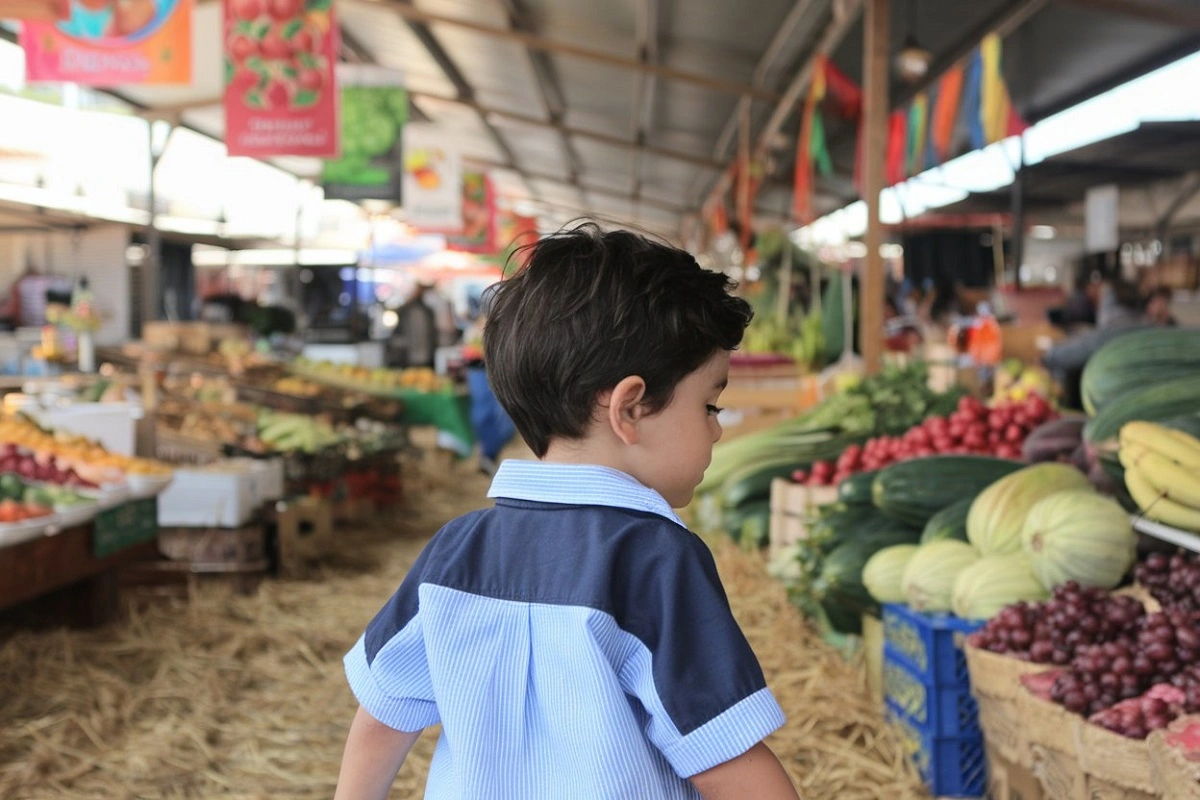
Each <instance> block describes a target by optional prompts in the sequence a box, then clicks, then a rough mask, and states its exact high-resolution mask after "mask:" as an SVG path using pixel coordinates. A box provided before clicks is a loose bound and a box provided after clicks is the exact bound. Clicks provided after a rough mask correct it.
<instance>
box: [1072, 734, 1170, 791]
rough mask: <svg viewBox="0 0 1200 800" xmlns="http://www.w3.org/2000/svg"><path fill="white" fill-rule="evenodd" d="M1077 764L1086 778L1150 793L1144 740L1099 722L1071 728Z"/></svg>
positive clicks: (1147, 750) (1151, 785)
mask: <svg viewBox="0 0 1200 800" xmlns="http://www.w3.org/2000/svg"><path fill="white" fill-rule="evenodd" d="M1075 736H1076V742H1077V745H1078V746H1077V752H1078V754H1079V765H1080V766H1081V767H1082V768H1083V771H1084V772H1085V773H1087V775H1088V777H1089V779H1090V778H1097V779H1099V780H1100V781H1103V782H1107V783H1112V784H1116V785H1117V786H1119V787H1121V788H1123V789H1135V790H1137V791H1139V792H1145V793H1147V794H1153V793H1154V775H1153V772H1152V771H1151V769H1150V747H1149V746H1148V745H1147V744H1146V741H1145V740H1144V739H1130V738H1128V737H1126V736H1121V735H1120V734H1116V733H1113V732H1112V731H1110V730H1108V729H1106V728H1101V727H1100V726H1099V725H1088V724H1082V725H1077V726H1076V727H1075Z"/></svg>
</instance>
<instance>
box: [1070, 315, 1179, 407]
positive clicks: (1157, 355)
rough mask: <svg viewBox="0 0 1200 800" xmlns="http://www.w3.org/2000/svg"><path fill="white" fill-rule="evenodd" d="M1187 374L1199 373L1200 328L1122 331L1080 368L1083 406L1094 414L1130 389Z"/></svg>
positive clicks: (1134, 389)
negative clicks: (1081, 370)
mask: <svg viewBox="0 0 1200 800" xmlns="http://www.w3.org/2000/svg"><path fill="white" fill-rule="evenodd" d="M1188 374H1191V375H1196V374H1200V330H1198V329H1196V328H1147V329H1145V330H1137V331H1130V332H1128V333H1123V334H1121V335H1120V336H1118V337H1117V338H1115V339H1112V340H1111V341H1109V342H1107V343H1106V344H1105V345H1104V346H1103V347H1101V348H1100V349H1099V350H1097V351H1096V353H1095V354H1094V355H1093V356H1092V357H1091V358H1090V359H1088V362H1087V365H1086V366H1085V367H1084V368H1083V376H1082V377H1081V379H1080V394H1081V395H1082V399H1083V408H1084V410H1085V411H1087V413H1088V414H1089V415H1091V416H1095V415H1096V414H1098V413H1100V412H1101V411H1103V410H1104V409H1105V408H1107V407H1108V405H1109V404H1110V403H1112V402H1114V401H1115V400H1117V399H1119V398H1121V397H1122V396H1124V395H1126V394H1128V393H1129V392H1132V391H1136V390H1138V389H1141V388H1142V387H1144V386H1148V385H1153V384H1155V383H1158V382H1159V381H1161V380H1163V379H1164V378H1166V377H1167V376H1171V375H1175V376H1180V375H1188Z"/></svg>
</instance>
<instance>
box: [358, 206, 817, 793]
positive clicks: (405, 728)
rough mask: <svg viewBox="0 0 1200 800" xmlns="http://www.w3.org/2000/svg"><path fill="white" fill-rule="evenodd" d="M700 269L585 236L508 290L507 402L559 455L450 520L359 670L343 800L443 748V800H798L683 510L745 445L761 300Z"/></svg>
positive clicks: (670, 256)
mask: <svg viewBox="0 0 1200 800" xmlns="http://www.w3.org/2000/svg"><path fill="white" fill-rule="evenodd" d="M729 288H730V283H729V281H728V280H727V279H726V278H725V276H723V275H721V274H719V273H714V272H708V271H705V270H702V269H701V268H700V267H699V266H698V265H697V264H696V262H695V260H694V259H692V257H691V256H689V255H688V254H687V253H685V252H682V251H680V250H675V249H673V248H670V247H667V246H665V245H661V244H657V243H655V242H651V241H648V240H646V239H644V238H642V237H640V236H636V235H634V234H631V233H628V232H623V231H616V232H610V233H604V232H601V230H600V229H599V228H597V227H596V226H594V225H584V226H581V227H578V228H575V229H573V230H568V231H564V232H562V233H559V234H557V235H555V236H552V237H549V238H547V239H544V240H542V241H541V242H539V243H538V244H537V245H535V246H534V248H533V251H532V253H531V257H530V259H529V262H528V264H527V266H526V267H525V268H524V269H523V270H522V271H521V272H519V273H518V274H517V275H515V276H514V277H512V278H510V279H509V280H507V281H504V282H503V283H501V284H500V285H499V287H498V288H497V290H496V293H495V297H494V299H493V305H492V312H491V315H490V316H489V318H488V324H487V326H486V328H485V331H484V352H485V358H486V362H487V365H488V372H489V375H490V377H491V380H492V384H493V387H494V389H495V392H496V396H497V397H498V398H499V400H500V402H501V404H502V405H503V406H504V408H505V409H506V410H507V411H508V413H509V415H510V416H511V417H512V420H513V422H514V423H515V425H516V427H517V430H518V431H519V432H520V433H521V436H522V437H523V438H524V439H525V441H526V443H527V444H528V445H529V446H530V448H532V450H533V452H534V455H536V456H537V458H538V460H537V461H506V462H504V463H503V464H501V466H500V468H499V470H498V471H497V473H496V475H495V478H494V481H493V483H492V487H491V491H490V492H489V496H490V497H492V498H494V499H495V507H494V508H492V509H488V510H483V511H476V512H473V513H471V514H467V515H465V516H463V517H460V518H458V519H456V520H453V521H451V522H450V523H449V524H447V525H446V526H445V527H444V528H442V530H441V531H439V532H438V533H437V535H436V536H435V537H434V538H433V540H432V541H430V543H429V545H428V546H427V547H426V548H425V550H424V552H422V553H421V555H420V557H419V558H418V559H417V561H416V563H415V564H413V567H412V570H411V571H410V572H409V575H408V577H407V578H406V579H405V581H404V583H403V585H401V587H400V589H399V591H398V592H397V593H396V594H395V596H394V597H392V599H391V600H390V601H389V602H388V604H387V605H386V606H384V608H383V610H382V611H380V612H379V614H378V615H377V616H376V617H375V619H374V620H372V621H371V623H370V624H369V625H368V626H367V629H366V632H365V633H364V634H363V637H362V638H361V639H360V640H359V642H358V644H356V645H355V647H354V649H353V650H351V651H350V653H349V654H347V656H346V673H347V676H348V678H349V681H350V685H351V688H352V689H353V691H354V694H355V696H356V697H357V698H358V700H359V703H360V708H359V710H358V713H357V715H356V716H355V718H354V722H353V723H352V725H351V728H350V734H349V737H348V740H347V742H346V751H345V755H344V758H343V761H342V769H341V775H340V776H339V779H338V791H337V795H336V798H337V800H366V799H368V798H370V799H371V800H374V798H384V797H386V796H387V792H388V788H389V787H390V786H391V784H392V781H393V780H394V778H395V776H396V772H397V771H398V770H399V768H400V766H401V764H402V763H403V762H404V759H405V757H406V756H407V754H408V752H409V750H410V749H411V747H412V746H413V743H414V742H415V741H416V739H417V737H418V736H419V735H420V732H421V731H422V730H423V729H424V728H426V727H428V726H430V725H434V724H437V723H441V725H442V736H441V738H440V739H439V740H438V744H437V750H436V752H435V754H434V757H433V763H432V765H431V766H430V771H429V780H428V783H427V786H426V790H425V797H426V798H427V799H428V800H434V799H436V800H442V798H454V800H485V799H486V800H490V799H491V798H497V800H543V799H544V800H577V799H578V800H601V799H602V798H603V799H608V798H611V799H612V800H618V799H619V800H668V798H672V799H673V798H704V800H718V799H720V798H739V800H741V799H743V798H753V799H754V800H774V798H786V799H788V800H791V799H794V798H796V797H797V795H796V793H795V790H794V789H793V787H792V785H791V782H790V781H789V780H788V778H787V775H786V774H785V772H784V771H783V768H782V766H781V765H780V764H779V761H778V760H777V759H776V758H775V756H774V755H773V754H772V753H771V751H770V750H769V749H768V748H767V747H766V745H764V744H763V743H762V740H763V738H764V737H765V736H767V734H769V733H771V732H772V731H774V730H775V729H776V728H778V727H779V726H780V725H782V724H783V713H782V711H781V709H780V708H779V705H778V704H777V703H776V701H775V698H774V697H773V696H772V694H771V692H770V690H769V689H767V688H766V684H765V682H764V680H763V675H762V670H761V669H760V668H759V665H758V662H757V660H756V659H755V656H754V653H753V652H752V651H751V650H750V646H749V645H748V643H747V642H746V639H745V637H744V636H743V635H742V633H741V631H740V630H739V628H738V626H737V623H736V622H735V621H734V619H733V616H732V614H731V613H730V610H729V604H728V602H727V600H726V597H725V593H724V590H723V589H722V587H721V583H720V580H719V578H718V577H717V572H716V567H715V564H714V562H713V559H712V555H711V553H710V552H709V551H708V549H707V548H706V547H705V545H704V543H703V542H702V541H701V540H700V539H698V538H697V537H696V536H695V535H693V534H692V533H690V532H689V531H688V530H687V529H686V528H685V527H684V526H683V523H682V522H680V520H679V518H678V517H677V516H676V515H675V513H674V512H673V511H672V510H671V509H672V508H679V507H682V506H684V505H686V504H687V503H688V502H689V500H690V499H691V497H692V493H693V491H694V490H695V487H696V485H697V484H698V483H699V482H700V478H701V476H702V475H703V474H704V470H705V469H706V468H707V466H708V463H709V461H710V459H711V457H712V446H713V444H714V443H715V442H716V441H717V440H718V439H720V438H721V427H720V425H718V423H717V420H716V416H717V413H718V412H719V411H720V409H719V408H717V407H716V405H715V404H716V402H717V398H718V396H719V395H720V393H721V390H722V389H723V388H724V387H725V384H726V380H727V376H728V371H729V353H730V351H731V350H733V349H734V348H735V347H736V346H737V345H738V343H739V342H740V341H741V339H742V334H743V332H744V330H745V327H746V324H747V323H748V322H749V320H750V316H751V312H750V308H749V306H748V305H747V304H746V303H745V301H743V300H741V299H740V298H736V297H732V296H730V295H729V293H728V290H729Z"/></svg>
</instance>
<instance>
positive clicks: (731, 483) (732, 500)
mask: <svg viewBox="0 0 1200 800" xmlns="http://www.w3.org/2000/svg"><path fill="white" fill-rule="evenodd" d="M803 466H804V465H803V464H797V463H796V462H794V461H784V462H775V463H772V462H768V463H766V464H752V465H750V466H748V467H744V468H742V469H739V470H737V471H736V472H734V473H733V474H732V475H730V476H729V478H728V480H726V481H725V483H723V484H721V493H720V498H721V507H722V508H725V509H736V508H741V507H742V506H743V505H745V504H746V503H750V502H753V501H755V500H769V499H770V498H771V481H773V480H775V479H776V478H786V477H788V476H790V475H791V474H792V473H793V472H795V471H796V470H797V469H800V468H801V467H803Z"/></svg>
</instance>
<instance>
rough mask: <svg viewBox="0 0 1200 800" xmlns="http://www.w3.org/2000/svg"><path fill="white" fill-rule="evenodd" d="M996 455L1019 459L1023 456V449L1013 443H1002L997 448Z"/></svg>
mask: <svg viewBox="0 0 1200 800" xmlns="http://www.w3.org/2000/svg"><path fill="white" fill-rule="evenodd" d="M996 457H997V458H1012V459H1017V458H1020V457H1021V451H1020V450H1018V449H1017V448H1015V447H1013V446H1012V445H1011V444H1002V445H1000V446H999V447H997V448H996Z"/></svg>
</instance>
